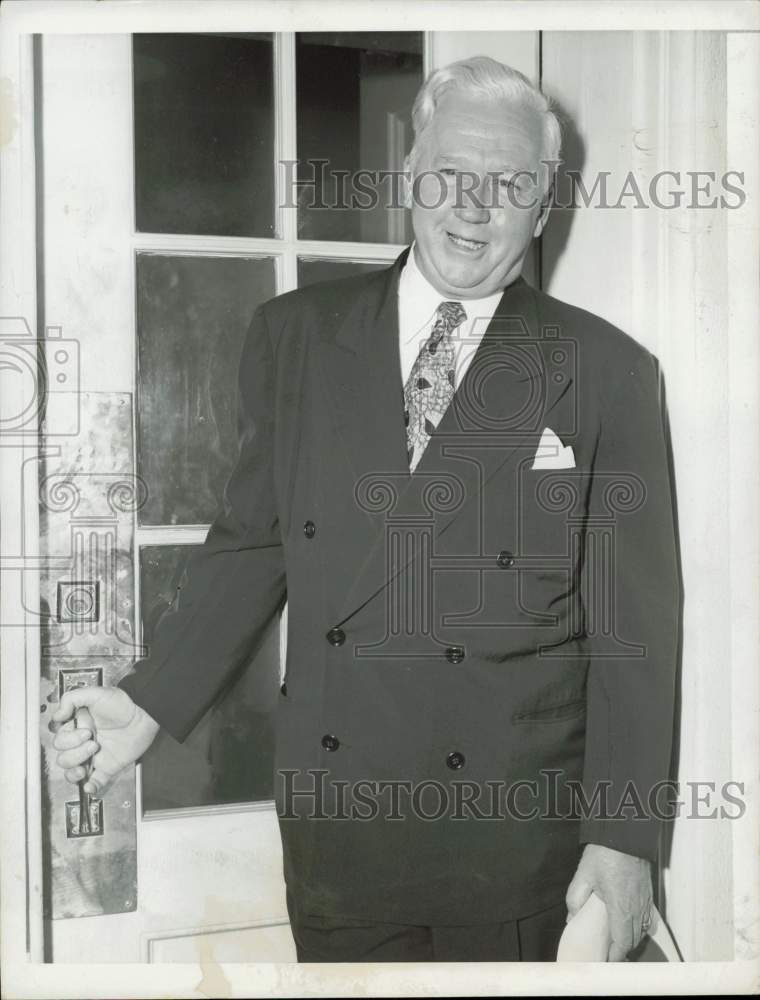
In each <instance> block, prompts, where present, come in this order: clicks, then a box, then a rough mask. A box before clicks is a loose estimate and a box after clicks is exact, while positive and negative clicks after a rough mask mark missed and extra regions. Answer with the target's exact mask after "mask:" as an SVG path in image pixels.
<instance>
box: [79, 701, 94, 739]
mask: <svg viewBox="0 0 760 1000" xmlns="http://www.w3.org/2000/svg"><path fill="white" fill-rule="evenodd" d="M76 720H77V729H89V730H90V732H91V733H94V732H95V721H94V719H93V717H92V716H91V715H90V710H89V708H87V707H86V706H84V707H82V708H78V709H77V714H76Z"/></svg>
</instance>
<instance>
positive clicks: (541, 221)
mask: <svg viewBox="0 0 760 1000" xmlns="http://www.w3.org/2000/svg"><path fill="white" fill-rule="evenodd" d="M553 203H554V185H553V184H552V186H551V187H550V188H549V190H548V191H547V192H546V197H545V198H544V200H543V202H542V204H541V211H540V213H539V216H538V218H537V219H536V226H535V229H534V230H533V236H534V238H535V237H537V236H540V235H541V233H542V232H543V231H544V227H545V226H546V220H547V219H548V218H549V212H551V209H552V204H553Z"/></svg>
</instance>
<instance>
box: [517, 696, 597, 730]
mask: <svg viewBox="0 0 760 1000" xmlns="http://www.w3.org/2000/svg"><path fill="white" fill-rule="evenodd" d="M585 714H586V699H585V697H584V698H574V699H572V701H564V702H562V703H561V704H558V705H550V706H547V707H545V708H539V709H535V710H534V711H530V710H528V711H519V712H515V713H514V714H513V716H512V722H514V723H515V724H516V725H524V724H527V723H546V722H565V721H566V720H567V719H576V718H578V717H580V716H582V715H585Z"/></svg>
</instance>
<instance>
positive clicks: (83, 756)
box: [56, 740, 98, 770]
mask: <svg viewBox="0 0 760 1000" xmlns="http://www.w3.org/2000/svg"><path fill="white" fill-rule="evenodd" d="M97 751H98V744H97V743H96V742H95V741H94V740H86V741H85V742H84V743H83V744H82V745H81V746H78V747H73V748H72V749H71V750H63V751H62V752H61V753H59V754H58V756H57V757H56V763H57V764H58V766H59V767H62V768H63V769H64V770H67V769H68V768H72V767H76V766H77V765H78V764H84V763H85V762H86V761H88V760H89V759H90V757H92V755H93V754H94V753H97Z"/></svg>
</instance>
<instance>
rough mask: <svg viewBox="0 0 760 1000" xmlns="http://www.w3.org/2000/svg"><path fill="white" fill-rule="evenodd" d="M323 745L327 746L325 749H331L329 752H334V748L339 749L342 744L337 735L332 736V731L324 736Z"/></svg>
mask: <svg viewBox="0 0 760 1000" xmlns="http://www.w3.org/2000/svg"><path fill="white" fill-rule="evenodd" d="M322 746H323V747H324V748H325V750H329V752H330V753H332V752H333V751H334V750H337V749H338V747H339V746H340V740H339V739H338V737H337V736H332V735H331V734H330V733H328V734H327V735H326V736H323V737H322Z"/></svg>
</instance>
